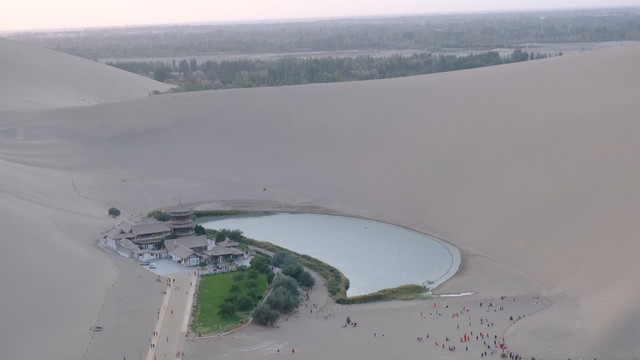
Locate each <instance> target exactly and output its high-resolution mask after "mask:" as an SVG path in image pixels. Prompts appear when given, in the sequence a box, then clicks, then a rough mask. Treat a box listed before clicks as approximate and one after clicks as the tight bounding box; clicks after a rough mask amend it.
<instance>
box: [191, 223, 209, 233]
mask: <svg viewBox="0 0 640 360" xmlns="http://www.w3.org/2000/svg"><path fill="white" fill-rule="evenodd" d="M193 232H194V233H195V234H196V235H204V234H205V233H206V231H205V230H204V227H203V226H202V225H196V226H194V227H193Z"/></svg>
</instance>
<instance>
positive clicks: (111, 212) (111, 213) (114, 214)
mask: <svg viewBox="0 0 640 360" xmlns="http://www.w3.org/2000/svg"><path fill="white" fill-rule="evenodd" d="M109 216H111V217H118V216H120V210H118V209H116V208H114V207H112V208H109Z"/></svg>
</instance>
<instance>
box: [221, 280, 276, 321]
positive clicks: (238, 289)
mask: <svg viewBox="0 0 640 360" xmlns="http://www.w3.org/2000/svg"><path fill="white" fill-rule="evenodd" d="M268 271H270V269H268ZM257 279H258V270H256V269H253V268H250V269H246V268H241V269H239V270H238V272H236V273H235V274H234V277H233V281H234V284H233V285H231V288H230V289H229V294H228V295H227V297H226V298H225V299H224V301H223V303H222V304H221V305H220V307H219V308H218V315H220V316H221V317H224V318H229V317H231V316H233V315H235V313H236V312H238V311H249V310H251V309H253V308H254V307H255V306H256V304H257V303H258V301H260V300H261V299H262V295H261V294H258V293H256V291H255V289H256V287H257V283H256V280H257Z"/></svg>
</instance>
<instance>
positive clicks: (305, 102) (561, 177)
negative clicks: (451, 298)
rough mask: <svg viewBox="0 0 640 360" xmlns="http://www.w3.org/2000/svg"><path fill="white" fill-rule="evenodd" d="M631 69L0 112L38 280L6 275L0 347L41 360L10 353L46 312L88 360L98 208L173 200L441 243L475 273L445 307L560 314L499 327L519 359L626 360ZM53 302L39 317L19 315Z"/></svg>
mask: <svg viewBox="0 0 640 360" xmlns="http://www.w3.org/2000/svg"><path fill="white" fill-rule="evenodd" d="M638 58H640V46H635V45H625V46H621V47H617V48H610V49H606V50H600V51H594V52H588V53H581V54H575V55H570V56H563V57H558V58H550V59H545V60H539V61H533V62H527V63H519V64H511V65H504V66H499V67H490V68H483V69H476V70H470V71H460V72H453V73H443V74H435V75H428V76H417V77H411V78H401V79H390V80H384V81H370V82H353V83H341V84H322V85H309V86H295V87H282V88H264V89H242V90H229V91H212V92H199V93H189V94H172V95H162V96H154V97H146V98H144V99H140V100H137V101H130V102H124V103H119V104H99V105H95V106H88V107H75V108H63V109H53V110H46V111H35V110H33V111H23V112H19V113H0V126H1V127H2V131H1V132H0V134H2V136H1V137H0V158H1V159H2V165H1V166H0V169H1V170H0V171H2V173H3V175H6V176H3V177H2V180H0V181H2V189H3V192H2V193H1V197H0V200H1V201H2V202H3V206H2V214H3V216H2V217H1V219H2V221H3V223H2V225H3V229H4V230H5V232H6V233H7V234H9V237H7V238H6V240H5V241H4V242H3V244H4V246H5V251H3V252H2V255H0V257H1V260H2V261H1V263H2V264H3V265H2V266H3V269H13V268H16V267H19V266H20V265H21V264H24V263H25V262H26V260H25V259H31V261H33V263H34V264H33V265H30V266H29V269H28V270H27V271H25V273H24V274H23V275H22V276H21V277H20V279H19V281H18V279H14V277H15V275H14V274H11V275H8V274H7V271H6V270H5V271H3V272H2V273H3V275H2V280H3V283H5V284H9V288H13V289H16V288H17V289H20V290H19V291H15V292H14V291H12V292H10V294H9V296H8V300H7V302H3V304H8V305H7V306H4V307H3V308H2V310H0V311H2V317H3V319H4V318H6V316H9V315H11V316H15V319H14V320H13V321H12V322H10V323H7V322H3V324H2V326H1V328H0V329H1V331H2V336H0V339H1V340H0V345H1V346H0V347H1V348H3V349H9V350H8V351H9V352H10V354H12V355H21V356H22V357H39V356H40V355H41V354H45V352H44V351H42V352H40V350H41V349H39V348H36V347H34V348H21V347H16V346H15V344H16V343H19V341H18V340H16V339H20V338H24V337H26V336H30V335H29V334H30V332H31V331H32V330H33V327H32V325H25V324H26V323H28V324H33V323H39V322H41V321H40V317H41V316H44V315H43V314H45V313H46V314H51V313H55V316H56V317H60V318H54V319H51V322H49V321H48V322H47V324H53V323H64V327H65V330H66V332H67V334H72V336H71V338H70V339H64V340H63V339H56V341H58V343H57V344H60V347H61V348H60V349H57V348H56V349H53V350H55V351H53V350H52V349H49V351H50V352H48V353H47V354H49V355H52V354H53V355H54V356H53V357H57V358H67V357H68V358H79V357H80V355H77V354H79V353H82V350H83V349H84V346H86V345H85V344H86V343H87V341H86V340H87V336H88V335H86V334H85V333H84V332H83V331H85V328H86V327H88V326H90V325H91V322H92V321H94V318H95V312H96V311H98V310H99V309H100V307H101V306H100V304H99V301H97V300H96V299H100V298H102V297H104V296H105V293H106V289H107V288H108V286H109V284H110V282H111V281H114V280H115V276H116V274H117V270H116V267H115V266H114V265H113V264H112V263H111V262H110V260H109V257H108V256H107V255H105V254H104V253H103V252H101V251H99V250H97V249H95V240H96V238H97V236H98V232H99V231H102V230H104V229H105V228H108V226H109V224H110V223H111V222H112V220H110V219H108V218H106V216H105V215H106V212H107V209H108V207H109V206H112V205H117V206H119V207H120V208H121V209H123V210H125V213H127V214H128V213H145V212H147V211H148V210H150V209H152V208H155V207H158V206H168V205H172V204H174V203H175V202H176V201H177V200H178V199H180V200H182V201H183V202H187V203H205V202H213V201H221V200H228V201H235V202H236V204H240V203H242V204H244V205H246V206H253V207H260V206H263V207H271V208H279V207H280V206H282V207H289V208H291V207H305V206H306V207H323V208H326V209H329V210H330V211H334V212H341V213H348V214H354V215H357V216H363V217H369V218H374V219H377V220H381V221H386V222H392V223H396V224H399V225H403V226H407V227H411V228H413V229H417V230H419V231H423V232H426V233H429V234H433V235H435V236H438V237H440V238H442V239H445V240H447V241H449V242H451V243H453V244H454V245H456V246H458V247H459V248H461V250H462V251H463V252H464V256H465V259H466V260H465V264H463V265H464V266H463V269H462V270H461V273H460V274H459V275H458V276H457V277H454V278H453V279H452V280H450V281H449V282H447V283H445V284H444V285H443V286H442V287H441V288H440V289H439V291H442V292H463V291H474V292H477V293H479V294H480V295H482V296H487V297H488V296H499V295H503V294H504V293H511V294H515V293H523V292H527V291H541V292H542V293H543V294H544V295H548V296H550V297H552V298H553V299H556V305H555V306H554V307H552V308H551V309H549V310H547V311H543V312H540V313H539V314H537V315H536V316H535V317H534V318H532V319H527V320H525V321H522V322H519V323H518V324H517V325H516V326H514V327H512V328H510V329H509V331H508V332H507V334H506V335H507V342H508V343H509V344H510V345H511V346H513V347H514V348H515V349H517V350H519V351H520V352H522V353H526V354H534V355H535V354H538V356H544V357H546V358H554V357H557V358H562V357H564V358H566V357H569V356H570V357H576V356H583V357H584V358H593V357H598V358H613V357H616V358H633V357H634V356H635V355H636V354H637V353H638V352H640V345H638V344H637V341H635V340H634V337H633V336H634V335H633V334H638V332H640V325H639V324H640V313H638V311H637V308H638V301H639V299H640V289H639V288H637V287H636V286H634V285H635V283H636V278H637V277H638V276H639V275H640V266H639V265H638V263H637V262H636V261H635V258H636V253H637V252H638V250H640V249H639V245H638V244H637V242H635V241H634V239H635V237H636V234H637V233H638V230H640V229H638V226H637V225H636V224H637V223H638V222H637V221H636V220H637V217H638V215H639V214H640V191H638V190H639V188H638V184H640V168H638V166H637V165H636V161H635V159H636V158H637V157H638V156H640V146H638V141H637V139H636V138H637V134H638V133H639V131H640V123H638V121H637V114H639V113H640V102H638V99H640V86H639V85H638V84H640V68H638V67H637V64H636V63H637V61H636V59H638ZM48 149H50V151H48ZM28 223H31V224H30V225H27V224H28ZM67 257H68V258H69V259H68V260H64V259H66V258H67ZM78 257H79V258H80V261H78ZM43 259H44V260H43ZM90 259H91V260H90ZM31 261H29V262H31ZM94 262H95V263H94ZM77 270H80V271H81V272H82V273H81V274H77V273H76V272H75V271H77ZM43 273H53V274H54V275H53V276H54V277H55V278H56V280H59V281H64V286H63V284H60V283H58V282H54V283H51V282H50V281H49V278H47V277H43V276H42V274H43ZM72 274H75V275H72ZM69 276H71V277H72V280H68V277H69ZM94 277H96V279H98V280H94ZM27 284H29V286H27ZM63 289H64V290H67V291H71V292H72V294H73V295H75V296H73V297H72V299H73V300H67V299H68V298H69V296H68V294H66V293H65V292H64V290H63ZM85 294H87V296H89V298H85V297H84V295H85ZM45 295H46V299H49V301H47V302H43V303H42V304H38V306H39V308H38V311H36V313H35V314H31V313H25V314H21V315H20V316H19V317H18V313H17V312H15V311H13V310H11V308H18V309H24V307H23V304H22V303H23V299H24V298H25V297H27V298H29V299H33V298H42V297H45ZM68 301H70V302H68ZM69 304H73V305H75V306H73V307H71V306H69V307H66V306H63V305H69ZM40 306H41V307H40ZM154 306H155V305H154ZM372 316H373V317H374V318H375V315H372ZM62 317H64V318H66V317H68V318H69V319H71V318H73V319H74V320H73V321H72V320H68V321H66V322H65V320H63V319H62ZM11 318H12V319H13V317H11ZM116 323H117V322H116ZM149 326H150V327H149V328H150V329H151V328H152V326H153V324H150V325H149ZM41 329H42V333H41V334H38V335H43V334H44V333H46V332H49V331H53V330H52V329H53V327H48V326H47V325H43V327H42V328H41ZM85 332H86V331H85ZM83 341H85V342H84V343H83ZM310 341H312V340H310ZM47 343H49V340H47ZM407 354H412V353H407ZM56 355H59V356H56Z"/></svg>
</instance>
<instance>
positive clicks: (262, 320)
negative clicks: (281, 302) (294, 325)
mask: <svg viewBox="0 0 640 360" xmlns="http://www.w3.org/2000/svg"><path fill="white" fill-rule="evenodd" d="M252 316H253V321H254V322H255V323H256V324H258V325H263V326H269V325H273V324H275V323H276V321H278V317H280V314H279V313H278V312H277V311H276V310H273V309H272V308H270V307H269V306H268V305H267V304H265V303H262V304H260V305H258V306H257V307H256V308H255V309H254V310H253V314H252Z"/></svg>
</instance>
